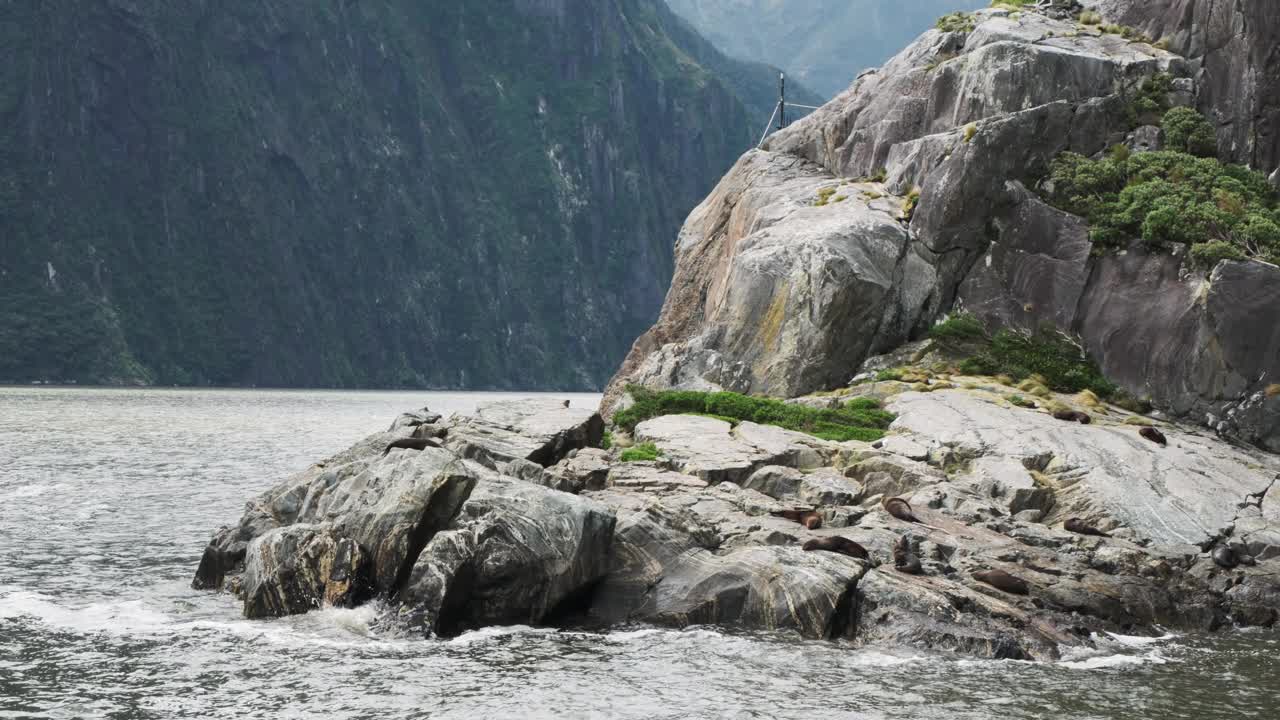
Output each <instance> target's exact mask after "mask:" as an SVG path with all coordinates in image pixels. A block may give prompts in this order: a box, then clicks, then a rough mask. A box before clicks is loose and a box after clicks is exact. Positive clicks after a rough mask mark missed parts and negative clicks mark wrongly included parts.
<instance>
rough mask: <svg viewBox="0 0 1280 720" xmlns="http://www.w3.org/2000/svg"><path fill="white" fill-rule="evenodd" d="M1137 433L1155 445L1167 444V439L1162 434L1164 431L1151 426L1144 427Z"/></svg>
mask: <svg viewBox="0 0 1280 720" xmlns="http://www.w3.org/2000/svg"><path fill="white" fill-rule="evenodd" d="M1138 434H1139V435H1141V436H1142V437H1144V438H1146V439H1148V440H1150V441H1151V442H1153V443H1156V444H1157V445H1168V444H1169V439H1168V438H1166V437H1165V436H1164V433H1162V432H1160V431H1159V430H1157V429H1155V428H1153V427H1144V428H1142V429H1141V430H1139V431H1138Z"/></svg>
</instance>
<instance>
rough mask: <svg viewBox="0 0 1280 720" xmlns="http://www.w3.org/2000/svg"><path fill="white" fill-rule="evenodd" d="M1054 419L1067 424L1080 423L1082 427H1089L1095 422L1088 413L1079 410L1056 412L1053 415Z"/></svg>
mask: <svg viewBox="0 0 1280 720" xmlns="http://www.w3.org/2000/svg"><path fill="white" fill-rule="evenodd" d="M1053 417H1054V418H1056V419H1058V420H1065V421H1066V422H1078V423H1080V424H1081V425H1088V424H1089V423H1091V422H1093V418H1091V417H1089V415H1088V413H1082V412H1080V411H1079V410H1056V411H1054V413H1053Z"/></svg>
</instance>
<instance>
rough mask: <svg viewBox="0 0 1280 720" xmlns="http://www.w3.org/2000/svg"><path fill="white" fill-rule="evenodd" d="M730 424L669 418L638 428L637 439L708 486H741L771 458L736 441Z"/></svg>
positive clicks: (699, 418) (702, 418)
mask: <svg viewBox="0 0 1280 720" xmlns="http://www.w3.org/2000/svg"><path fill="white" fill-rule="evenodd" d="M731 431H732V428H731V427H730V425H729V423H727V422H725V421H723V420H717V419H715V418H709V417H702V416H699V415H666V416H663V417H658V418H653V419H652V420H646V421H644V422H642V423H640V424H639V425H637V426H636V430H635V433H634V434H635V439H636V442H640V443H653V444H654V445H656V446H657V447H658V449H659V450H660V451H661V452H662V456H663V458H664V460H665V461H666V462H668V463H670V464H671V465H672V466H674V467H675V469H677V470H679V471H680V472H683V473H686V474H689V475H694V476H696V477H698V478H700V479H702V480H705V481H706V482H708V483H712V484H714V483H719V482H741V481H742V480H745V479H746V478H747V476H748V475H750V474H751V471H752V470H753V469H754V468H756V467H757V466H759V465H761V464H762V463H764V462H766V461H768V460H769V459H770V458H769V456H768V455H767V454H766V453H765V452H764V451H762V450H761V449H760V448H757V447H756V446H754V445H750V444H748V443H746V442H743V441H742V440H740V439H738V438H735V437H733V435H732V433H731Z"/></svg>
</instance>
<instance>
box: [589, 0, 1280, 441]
mask: <svg viewBox="0 0 1280 720" xmlns="http://www.w3.org/2000/svg"><path fill="white" fill-rule="evenodd" d="M1088 4H1091V5H1094V6H1097V7H1099V8H1101V9H1102V10H1103V11H1104V13H1110V15H1109V16H1108V17H1115V18H1130V17H1132V16H1135V15H1137V16H1143V17H1149V18H1166V20H1167V22H1171V23H1173V25H1171V26H1170V27H1171V28H1174V29H1171V30H1168V31H1167V32H1155V30H1154V29H1153V30H1151V31H1150V32H1151V35H1152V37H1171V36H1176V38H1177V40H1176V41H1171V45H1170V46H1171V47H1172V48H1173V49H1174V50H1179V49H1181V51H1182V52H1185V53H1186V55H1185V56H1184V55H1181V54H1177V53H1174V52H1169V51H1166V50H1163V49H1161V47H1157V46H1156V45H1153V44H1149V43H1147V42H1141V41H1131V40H1127V39H1125V38H1124V37H1122V36H1121V35H1119V34H1115V33H1107V32H1104V31H1103V30H1102V29H1100V28H1099V26H1091V25H1082V24H1080V23H1077V22H1076V21H1075V19H1074V16H1073V15H1072V14H1070V13H1066V12H1059V11H1058V10H1056V9H1055V8H1056V6H1055V5H1053V4H1050V5H1046V6H1044V7H1037V8H1026V9H1024V11H1023V12H1020V13H1012V12H1009V11H1008V10H1003V9H999V8H995V9H989V10H983V11H979V12H978V13H975V15H974V18H975V22H976V27H975V29H974V30H973V31H971V32H953V33H947V32H941V31H937V30H933V31H930V32H927V33H925V34H924V35H923V36H921V37H920V38H919V39H918V40H917V41H916V42H915V43H913V44H912V45H911V46H909V47H908V48H907V49H905V50H904V51H903V52H902V53H900V54H899V55H898V56H897V57H895V58H893V59H892V60H891V61H889V63H888V64H886V65H885V66H884V67H883V68H881V69H879V70H876V71H869V72H867V73H864V74H863V75H862V76H861V77H859V78H858V80H857V81H856V82H855V83H854V84H853V85H852V86H851V87H850V88H849V89H848V90H847V91H846V92H845V93H843V94H841V95H840V96H838V97H837V98H835V99H834V100H833V101H831V102H830V103H828V104H827V105H826V106H825V107H823V108H822V109H820V110H818V111H817V112H815V113H814V114H813V115H811V116H810V117H807V118H805V119H804V120H803V121H801V122H798V123H796V124H794V125H793V126H791V127H790V128H788V129H787V130H785V131H782V132H780V133H778V134H776V135H774V136H773V137H772V138H770V139H769V140H768V141H767V142H766V144H765V146H764V149H763V150H759V151H753V152H751V153H748V154H747V155H746V156H744V157H743V159H742V160H740V161H739V163H738V165H737V166H735V168H734V169H733V170H732V171H731V172H730V173H729V174H728V175H727V176H726V177H725V179H724V180H722V181H721V184H720V186H719V187H717V188H716V190H715V191H714V192H713V193H712V194H711V195H710V196H709V197H708V198H707V200H705V201H704V202H703V204H702V205H700V206H699V207H698V208H697V209H696V210H695V211H694V213H693V214H692V215H691V216H690V218H689V220H688V222H687V223H686V225H685V227H684V229H683V230H682V232H681V235H680V239H679V242H678V243H677V268H676V276H675V280H674V282H673V285H672V287H671V290H670V292H669V293H668V296H667V302H666V304H665V305H664V308H663V312H662V314H661V316H660V317H659V319H658V322H657V324H655V326H654V327H653V328H652V329H651V330H649V331H648V332H647V333H645V334H644V335H642V336H641V337H640V338H639V339H638V340H637V341H636V343H635V345H634V346H633V348H632V350H631V353H630V355H629V356H628V358H627V360H626V361H625V362H624V364H623V365H622V367H621V369H620V370H619V372H618V374H617V375H616V376H615V377H614V380H613V382H612V383H611V384H610V387H609V389H608V391H607V393H606V398H605V402H604V405H603V408H604V410H605V411H606V412H612V410H613V408H614V407H615V406H616V405H617V403H618V402H619V401H621V400H622V399H623V397H622V396H623V390H624V388H625V386H626V384H628V383H638V384H640V385H644V386H647V387H652V388H689V389H728V390H735V391H740V392H752V393H765V394H771V395H778V396H784V397H792V396H796V395H804V394H808V393H811V392H814V391H818V390H829V389H833V388H836V387H841V386H843V385H845V384H846V383H847V382H848V380H849V379H850V378H851V377H853V376H854V374H855V373H856V372H857V370H858V368H859V366H860V364H861V363H862V362H863V361H864V360H866V359H867V358H868V357H869V356H871V355H875V354H879V353H884V352H887V351H889V350H892V349H893V348H895V347H898V346H900V345H902V344H903V343H905V342H907V341H910V340H913V339H916V338H918V337H920V336H921V335H922V334H923V333H924V332H925V331H926V330H927V329H928V327H929V326H930V325H931V324H932V323H933V322H934V321H935V320H936V319H937V318H938V317H939V316H940V315H941V314H942V313H944V312H947V311H950V310H951V309H953V308H955V307H956V306H957V305H959V306H962V307H964V308H966V309H968V310H971V311H972V312H974V313H975V314H977V315H978V316H979V317H980V318H982V319H983V320H985V321H987V322H988V324H990V325H992V326H995V327H1016V328H1026V329H1034V328H1038V327H1039V326H1040V325H1041V324H1043V323H1050V324H1053V325H1056V326H1057V327H1058V328H1059V329H1061V330H1064V331H1066V332H1068V333H1070V334H1073V335H1076V336H1078V337H1080V338H1081V339H1082V342H1083V344H1084V345H1085V347H1086V348H1087V349H1088V350H1089V351H1090V352H1091V353H1092V354H1093V355H1094V356H1095V357H1096V358H1097V359H1098V361H1099V362H1100V363H1101V365H1102V367H1103V370H1104V371H1105V372H1106V373H1107V375H1108V376H1109V377H1111V378H1112V379H1113V380H1114V381H1116V382H1118V383H1120V384H1121V385H1122V386H1124V387H1125V389H1127V390H1128V391H1129V392H1131V393H1132V394H1134V395H1136V396H1140V397H1145V398H1150V399H1151V400H1152V401H1153V402H1155V403H1156V404H1157V405H1159V406H1160V407H1162V408H1163V409H1164V410H1165V411H1167V412H1169V413H1171V414H1174V415H1178V416H1181V417H1186V418H1188V419H1190V420H1193V421H1195V422H1198V423H1204V424H1206V425H1208V426H1210V427H1212V428H1214V429H1215V430H1217V431H1219V432H1221V433H1223V434H1225V435H1228V436H1230V437H1233V438H1238V439H1241V440H1244V441H1247V442H1250V443H1255V444H1258V445H1261V446H1263V447H1267V448H1271V449H1277V448H1280V395H1278V394H1277V393H1276V392H1275V389H1274V385H1275V383H1276V382H1277V374H1278V373H1280V366H1278V365H1277V364H1276V363H1277V362H1278V361H1277V360H1276V358H1278V357H1280V326H1277V325H1276V324H1275V323H1274V322H1271V320H1270V318H1269V314H1268V312H1267V311H1266V310H1265V309H1264V308H1269V307H1274V306H1275V303H1276V299H1277V293H1280V270H1277V269H1276V268H1274V267H1272V266H1270V265H1267V264H1265V263H1261V262H1257V261H1249V262H1228V263H1224V264H1222V265H1220V266H1219V267H1217V268H1215V269H1213V270H1212V272H1209V273H1203V272H1199V271H1195V270H1192V269H1190V268H1189V267H1188V266H1187V264H1186V263H1184V261H1183V258H1182V257H1180V256H1176V255H1175V256H1170V255H1153V254H1151V253H1150V252H1147V251H1144V250H1142V249H1141V248H1138V247H1135V248H1132V249H1130V251H1129V252H1127V253H1123V254H1120V255H1112V256H1108V257H1100V258H1099V257H1092V256H1093V255H1096V254H1097V253H1094V252H1093V246H1092V244H1091V243H1090V241H1089V237H1088V228H1087V225H1086V224H1085V222H1084V221H1083V220H1081V219H1080V218H1076V217H1073V216H1071V215H1067V214H1065V213H1062V212H1059V211H1057V210H1054V209H1052V208H1049V207H1048V206H1046V205H1044V204H1043V203H1042V202H1040V201H1039V200H1038V199H1037V198H1036V196H1035V194H1034V193H1033V192H1031V191H1030V190H1028V189H1027V188H1031V187H1035V185H1036V183H1038V182H1039V181H1040V180H1041V178H1042V177H1043V176H1044V175H1045V174H1046V172H1047V170H1048V166H1049V162H1050V161H1051V160H1052V158H1054V157H1055V156H1056V155H1058V154H1059V153H1060V152H1062V151H1064V150H1072V151H1075V152H1079V153H1082V154H1085V155H1092V154H1095V153H1097V152H1099V151H1101V150H1102V149H1104V148H1106V147H1108V146H1110V145H1114V144H1120V143H1126V144H1128V145H1129V146H1130V147H1131V148H1132V149H1133V150H1134V151H1136V152H1141V151H1145V150H1151V149H1156V148H1158V146H1159V131H1158V129H1157V128H1154V127H1141V128H1138V129H1137V130H1132V123H1133V117H1132V116H1131V114H1130V113H1129V112H1128V110H1129V107H1130V101H1131V99H1132V97H1133V96H1134V95H1135V93H1136V92H1137V91H1138V90H1139V89H1140V88H1141V87H1142V84H1143V83H1144V81H1145V80H1146V79H1147V78H1149V77H1151V76H1152V75H1154V74H1156V73H1168V74H1170V75H1172V76H1173V77H1174V78H1175V79H1174V82H1173V91H1172V92H1171V93H1170V95H1169V97H1168V98H1167V99H1168V101H1169V102H1170V103H1172V104H1198V105H1201V106H1206V105H1208V106H1212V107H1219V106H1221V99H1222V98H1225V97H1233V98H1239V97H1244V96H1248V97H1249V98H1252V99H1250V100H1249V101H1248V103H1253V104H1252V105H1250V107H1254V106H1255V105H1256V106H1258V107H1262V106H1264V105H1266V104H1267V103H1269V102H1271V101H1270V100H1269V99H1266V97H1269V96H1266V97H1264V94H1261V93H1260V92H1259V91H1257V88H1259V87H1262V86H1264V85H1266V83H1268V82H1271V81H1270V80H1265V79H1263V73H1261V72H1259V71H1258V69H1259V68H1268V70H1269V75H1268V77H1276V76H1280V57H1277V56H1274V53H1271V52H1270V50H1267V51H1263V50H1262V49H1261V48H1262V45H1261V44H1260V43H1262V42H1263V40H1264V39H1265V38H1267V37H1270V36H1271V35H1272V34H1274V33H1276V32H1280V16H1276V15H1275V13H1274V12H1272V11H1271V10H1260V9H1257V8H1251V9H1249V10H1241V9H1238V8H1232V7H1229V6H1228V5H1227V4H1221V3H1220V4H1213V3H1196V2H1194V0H1185V2H1180V3H1179V2H1177V1H1176V0H1163V2H1162V3H1156V4H1155V5H1156V6H1157V7H1155V8H1154V9H1152V10H1150V11H1149V12H1150V14H1149V15H1147V14H1146V13H1148V11H1147V10H1143V9H1139V8H1138V7H1137V6H1138V5H1139V4H1138V3H1128V4H1127V5H1126V0H1107V1H1106V2H1093V3H1088ZM1174 5H1177V6H1178V8H1181V10H1178V11H1177V12H1175V10H1174V9H1170V8H1172V7H1173V6H1174ZM1121 6H1124V7H1121ZM1165 6H1169V8H1165ZM1209 6H1213V7H1215V8H1217V9H1216V10H1214V11H1213V13H1211V14H1212V17H1211V18H1208V16H1206V17H1207V19H1206V21H1205V22H1204V23H1203V24H1202V25H1201V24H1197V25H1194V27H1193V30H1194V32H1192V31H1186V32H1184V31H1183V30H1177V29H1176V28H1177V27H1182V26H1180V25H1177V23H1183V24H1184V25H1185V23H1186V22H1187V21H1188V18H1191V17H1199V15H1197V14H1196V13H1200V14H1204V12H1207V11H1205V10H1204V8H1206V7H1209ZM1143 7H1146V5H1145V4H1144V5H1143ZM1126 8H1128V9H1126ZM1166 10H1167V12H1166ZM1179 13H1181V14H1179ZM1171 18H1172V19H1171ZM1174 19H1176V22H1175V20H1174ZM1152 22H1153V23H1154V22H1156V21H1155V20H1152ZM1130 24H1137V23H1130ZM1152 27H1154V25H1153V26H1152ZM1237 31H1238V32H1237ZM1233 33H1234V34H1233ZM1223 43H1225V44H1223ZM1268 47H1269V48H1274V43H1272V44H1271V45H1270V46H1268ZM1228 66H1229V67H1232V68H1234V69H1236V70H1238V71H1239V72H1241V73H1243V76H1242V77H1239V78H1235V79H1233V80H1231V81H1227V80H1225V79H1224V78H1225V75H1224V73H1225V72H1226V71H1225V70H1224V68H1225V67H1228ZM1233 83H1234V84H1233ZM1240 83H1243V85H1241V84H1240ZM1245 86H1248V88H1254V89H1253V90H1248V89H1246V88H1245ZM1241 93H1243V94H1244V95H1241ZM1248 103H1246V104H1248ZM1222 107H1225V106H1222ZM1225 112H1226V111H1225V110H1224V111H1223V114H1224V116H1225ZM1245 116H1246V115H1245V114H1243V111H1242V114H1240V115H1239V117H1245ZM1250 117H1252V116H1250ZM1268 122H1269V121H1268V120H1267V119H1266V114H1265V113H1263V114H1262V115H1258V116H1256V122H1255V121H1249V124H1250V126H1251V127H1254V126H1256V128H1263V127H1265V126H1266V124H1267V123H1268ZM1238 130H1239V128H1228V127H1225V126H1223V131H1224V135H1223V137H1224V138H1226V137H1227V135H1232V136H1233V137H1234V136H1235V133H1237V131H1238ZM1257 132H1262V130H1261V129H1258V130H1257ZM1255 135H1257V133H1255ZM1242 137H1243V136H1242ZM1258 138H1259V139H1257V140H1256V142H1254V141H1252V140H1251V141H1250V143H1252V144H1250V145H1249V148H1250V150H1249V151H1248V152H1243V153H1242V152H1237V149H1238V147H1237V146H1239V141H1236V140H1232V141H1228V140H1226V139H1224V142H1223V145H1224V152H1226V153H1227V155H1229V156H1233V157H1236V158H1237V159H1240V160H1242V161H1246V162H1253V163H1254V164H1255V166H1257V167H1261V168H1264V169H1267V170H1268V171H1269V170H1271V169H1273V168H1274V167H1275V163H1276V160H1274V159H1271V158H1269V157H1267V152H1266V151H1265V149H1264V148H1263V145H1265V143H1266V142H1270V141H1269V140H1267V139H1266V138H1265V137H1263V136H1261V135H1258ZM1228 146H1230V147H1228ZM1246 156H1248V157H1246ZM869 177H871V178H875V179H877V180H878V179H883V180H884V182H882V183H881V182H868V181H867V180H866V179H867V178H869ZM916 197H918V202H917V201H916V200H915V198H916ZM836 199H841V201H840V202H834V200H836ZM907 210H912V212H911V213H910V217H909V218H908V217H907V213H906V211H907ZM1268 388H1270V389H1271V390H1270V392H1269V393H1268Z"/></svg>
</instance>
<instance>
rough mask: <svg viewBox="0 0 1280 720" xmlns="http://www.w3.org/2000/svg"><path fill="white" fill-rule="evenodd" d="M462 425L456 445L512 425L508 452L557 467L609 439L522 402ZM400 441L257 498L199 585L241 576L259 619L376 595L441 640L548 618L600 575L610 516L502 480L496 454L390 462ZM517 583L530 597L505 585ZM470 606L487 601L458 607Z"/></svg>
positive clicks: (573, 417) (590, 416)
mask: <svg viewBox="0 0 1280 720" xmlns="http://www.w3.org/2000/svg"><path fill="white" fill-rule="evenodd" d="M451 426H452V428H451V429H446V430H445V433H446V435H447V436H448V437H450V439H451V441H452V440H453V436H454V434H455V432H456V433H457V434H458V435H459V436H460V437H468V436H471V435H468V434H473V433H475V432H476V428H486V429H490V430H494V429H495V428H501V429H502V432H503V434H502V435H501V438H502V439H503V441H504V444H503V445H501V447H503V448H519V449H520V450H519V451H520V452H522V453H523V452H526V451H527V453H528V454H531V455H533V456H537V457H545V458H546V459H547V460H548V461H551V460H554V459H555V457H556V456H557V455H560V454H565V453H568V452H570V451H572V450H575V449H578V448H581V447H584V446H585V444H586V442H587V440H588V439H589V438H590V437H591V432H589V431H588V430H585V429H584V428H587V429H590V428H594V429H595V430H594V433H595V434H594V437H596V438H597V440H598V438H599V428H600V417H599V416H598V415H596V414H595V413H594V412H591V411H573V412H569V411H568V410H567V409H566V408H564V407H563V406H561V405H559V404H558V403H557V404H555V405H554V406H548V405H547V404H545V403H529V402H524V403H511V404H508V405H505V406H496V405H495V406H486V407H485V408H482V410H481V412H480V414H479V415H477V416H476V417H474V418H457V419H454V420H453V421H451ZM409 429H410V428H404V430H409ZM402 431H403V430H402ZM522 432H523V433H525V434H521V433H522ZM495 433H496V430H495ZM394 437H396V436H395V435H394V434H391V433H380V434H378V435H374V436H371V437H370V438H367V439H365V440H364V441H362V442H360V443H358V444H356V445H355V446H353V447H352V448H351V449H349V450H347V451H345V452H343V453H340V454H339V455H336V456H334V457H332V458H329V459H328V460H326V461H325V462H323V463H320V464H318V465H316V466H313V467H312V468H310V469H308V470H306V471H304V472H302V473H300V474H299V475H296V476H294V477H293V478H290V479H288V480H286V481H285V482H283V483H281V484H280V485H278V486H276V487H275V488H273V489H271V490H269V491H268V492H267V493H265V494H264V495H262V496H261V497H259V498H257V499H256V500H254V501H252V502H250V503H249V506H248V509H247V511H246V513H245V515H244V517H243V518H242V519H241V521H240V523H239V525H237V526H236V527H234V528H224V529H222V530H220V531H219V532H218V533H217V534H215V536H214V538H213V540H212V542H210V544H209V547H208V548H206V550H205V553H204V557H203V558H202V560H201V563H200V568H199V569H198V570H197V573H196V579H195V581H194V583H193V584H194V585H195V586H196V587H198V588H216V587H221V586H223V585H224V584H225V583H226V582H227V580H228V576H229V575H234V574H237V573H240V572H243V577H242V578H241V579H240V580H239V585H240V587H241V591H242V593H243V596H244V612H245V614H246V615H247V616H249V617H262V616H268V615H281V614H289V613H296V612H303V611H305V610H307V609H309V608H312V607H317V606H319V605H321V604H323V603H326V602H328V603H330V604H349V603H353V602H359V601H361V600H363V599H365V598H367V597H370V596H373V595H378V596H381V597H385V598H389V599H392V600H393V601H394V602H395V603H396V607H397V608H398V609H399V612H400V613H401V614H402V615H404V616H406V617H409V618H411V619H413V620H414V621H416V622H417V623H418V625H419V627H421V628H423V629H425V630H428V631H431V630H442V631H443V630H456V629H460V628H465V627H469V626H472V625H475V624H477V623H482V622H500V621H509V622H517V621H518V622H538V621H539V620H541V619H542V617H543V616H544V615H545V614H547V613H549V612H551V611H552V610H554V609H556V607H557V606H558V604H559V603H560V601H562V600H564V599H565V598H567V597H570V596H572V595H573V594H574V593H577V592H580V591H582V590H583V589H584V588H587V587H590V586H591V585H592V584H593V583H594V582H595V581H597V580H598V579H599V577H600V575H601V574H602V573H603V568H604V567H605V565H606V558H607V554H608V551H609V541H610V533H611V531H612V527H613V515H612V514H611V513H610V512H609V511H607V510H606V509H603V508H600V507H597V506H595V505H593V504H592V503H589V502H587V501H585V500H582V499H580V498H577V497H575V496H573V495H567V494H563V493H559V492H557V491H555V490H552V489H549V488H545V487H542V486H540V485H536V484H529V483H524V482H521V481H517V480H515V479H512V478H504V477H503V476H501V475H500V474H498V472H496V468H497V461H498V460H499V459H501V458H500V457H499V456H500V454H499V453H496V452H489V453H481V454H479V461H475V460H470V459H467V458H466V457H464V456H463V455H462V454H459V453H455V452H454V451H452V450H449V449H444V448H427V449H425V450H422V451H415V450H404V449H397V450H392V451H391V452H389V453H387V454H385V455H383V454H382V452H383V448H385V447H386V445H387V443H388V441H389V440H390V439H393V438H394ZM491 437H492V436H490V435H486V436H484V439H485V440H486V441H487V440H489V439H491ZM477 442H479V441H477ZM469 447H472V446H470V445H464V448H469ZM485 463H488V464H485ZM512 483H518V485H515V486H513V485H512ZM508 583H512V584H514V585H513V587H515V588H518V589H503V588H505V587H506V585H507V584H508ZM486 588H498V590H493V591H489V590H486ZM458 597H465V598H474V599H476V600H477V604H476V605H474V606H467V607H462V608H459V607H455V605H454V603H455V601H456V599H457V598H458ZM481 600H483V602H481Z"/></svg>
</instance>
